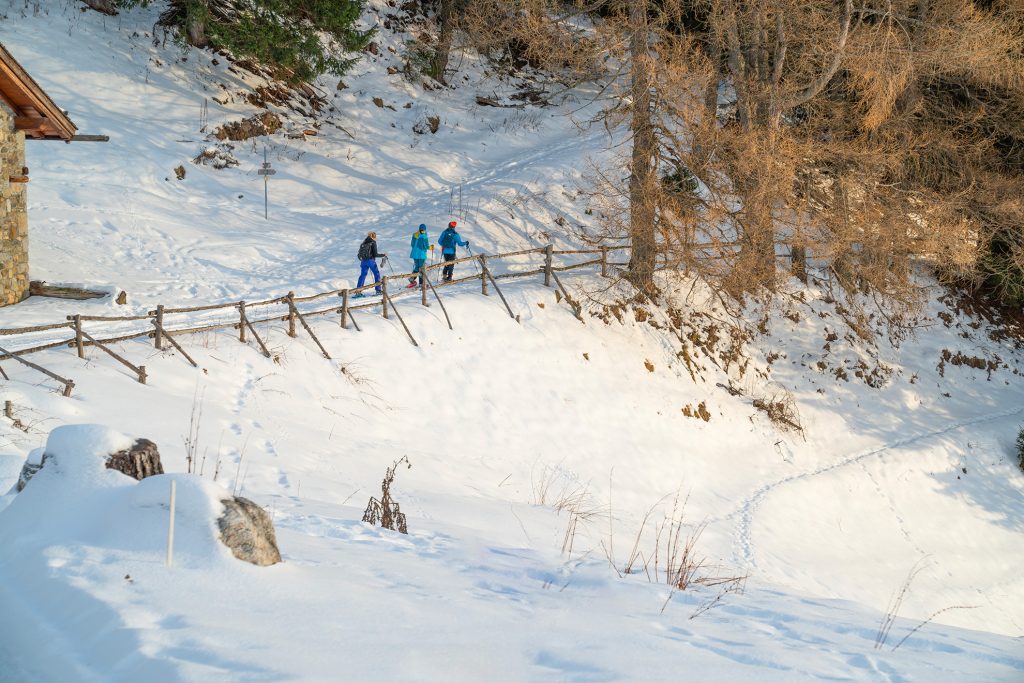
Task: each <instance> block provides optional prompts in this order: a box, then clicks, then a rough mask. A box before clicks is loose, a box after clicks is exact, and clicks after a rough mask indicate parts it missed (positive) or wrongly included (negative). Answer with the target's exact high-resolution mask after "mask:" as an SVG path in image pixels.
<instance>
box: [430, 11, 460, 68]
mask: <svg viewBox="0 0 1024 683" xmlns="http://www.w3.org/2000/svg"><path fill="white" fill-rule="evenodd" d="M456 1H457V0H440V6H439V7H438V9H437V23H438V28H439V31H438V37H437V49H436V50H434V56H433V58H432V59H431V60H430V69H429V74H430V77H431V78H433V79H434V80H436V81H438V82H439V83H447V81H445V77H444V73H445V70H447V68H448V55H449V54H450V53H451V50H452V40H453V38H454V37H455V3H456Z"/></svg>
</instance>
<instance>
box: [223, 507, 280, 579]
mask: <svg viewBox="0 0 1024 683" xmlns="http://www.w3.org/2000/svg"><path fill="white" fill-rule="evenodd" d="M221 503H222V504H223V505H224V514H223V515H221V516H220V517H219V518H218V519H217V526H219V527H220V540H221V541H223V542H224V545H226V546H227V547H229V548H231V553H232V554H233V555H234V556H235V557H237V558H238V559H240V560H245V561H246V562H250V563H252V564H255V565H258V566H260V567H266V566H268V565H271V564H277V563H278V562H280V561H281V552H280V551H279V550H278V549H277V538H276V537H275V535H274V523H273V522H272V521H271V520H270V515H268V514H267V512H266V510H264V509H263V508H261V507H260V506H259V505H257V504H256V503H254V502H252V501H251V500H249V499H248V498H242V497H241V496H233V497H231V498H225V499H224V500H222V501H221Z"/></svg>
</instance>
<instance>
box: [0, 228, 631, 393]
mask: <svg viewBox="0 0 1024 683" xmlns="http://www.w3.org/2000/svg"><path fill="white" fill-rule="evenodd" d="M624 248H626V247H617V246H616V247H601V248H597V249H563V250H556V249H554V248H553V246H552V245H547V246H545V247H535V248H531V249H521V250H518V251H511V252H505V253H499V254H474V255H471V256H465V257H461V258H457V259H453V260H451V261H444V260H440V261H438V262H436V263H431V264H425V265H424V266H423V268H422V269H421V270H420V272H418V273H411V272H410V273H392V274H388V275H382V276H381V281H380V283H372V284H368V285H364V286H362V287H350V288H346V289H333V290H330V291H326V292H318V293H315V294H310V295H306V296H295V295H294V294H293V293H291V292H289V293H288V294H286V295H284V296H279V297H274V298H271V299H265V300H262V301H256V302H248V301H231V302H224V303H216V304H207V305H201V306H183V307H177V308H169V307H167V306H164V305H160V306H157V307H156V308H155V309H153V310H151V311H147V313H146V314H145V315H127V316H103V315H73V316H67V320H66V321H65V322H60V323H52V324H46V325H34V326H27V327H19V328H9V329H0V336H4V337H18V336H22V335H38V333H41V332H53V331H55V330H70V331H72V332H73V334H74V338H72V339H67V338H61V339H56V340H47V339H45V337H44V338H43V339H39V338H38V337H37V338H36V339H35V340H34V341H36V342H37V343H36V345H34V346H30V347H29V348H21V349H14V350H7V349H6V348H4V347H0V361H2V360H7V359H14V360H16V361H18V362H20V363H22V364H24V365H26V366H28V367H30V368H33V369H35V370H37V371H39V372H42V373H44V374H46V375H47V376H49V377H51V378H52V379H54V380H56V381H58V382H60V383H61V384H63V385H64V395H65V396H69V395H70V394H71V390H72V388H73V387H74V382H73V381H71V380H69V379H66V378H64V377H61V376H60V375H57V374H56V373H53V372H51V371H49V370H47V369H46V368H43V367H42V366H40V365H37V364H35V363H31V362H29V361H26V360H24V359H23V358H22V356H25V355H28V354H33V353H39V352H41V351H46V350H50V349H56V348H68V347H71V348H75V349H76V350H77V352H78V355H79V356H80V357H83V358H84V357H85V353H84V351H85V349H86V348H87V347H90V346H92V347H98V348H100V349H101V350H102V351H104V352H105V353H107V354H109V355H110V356H112V357H113V358H115V359H116V360H117V361H119V362H120V363H122V364H123V365H125V366H126V367H128V368H129V369H131V370H132V371H133V372H134V373H135V374H136V376H137V377H138V380H139V381H140V382H142V383H145V382H146V379H147V374H146V369H145V366H142V365H139V366H136V365H134V364H132V363H131V362H129V361H128V360H127V359H125V358H123V357H121V356H119V355H118V354H116V353H115V352H113V351H112V350H111V349H109V348H108V346H109V345H110V344H114V343H118V342H123V341H130V340H135V339H140V338H146V339H153V340H154V342H153V343H154V346H155V347H156V349H157V350H162V349H163V348H165V342H166V343H169V344H170V345H171V346H172V347H173V348H174V349H175V350H177V351H178V352H179V353H181V355H182V356H183V357H184V358H185V359H186V360H187V361H188V362H189V363H190V364H191V365H192V366H194V367H198V364H197V363H196V361H195V360H193V359H192V357H191V356H189V355H188V353H186V352H185V350H184V349H183V348H182V347H181V345H180V344H179V343H178V342H177V341H176V340H175V339H174V337H177V336H182V335H186V334H199V333H203V332H215V331H220V330H228V329H234V330H238V336H239V341H241V342H243V343H245V342H246V341H247V334H248V335H251V336H252V338H254V339H255V340H256V342H257V344H258V346H259V350H260V352H261V353H262V354H263V355H264V356H266V357H268V358H270V357H271V356H272V354H271V352H270V350H269V349H268V348H267V346H266V344H265V343H264V340H263V338H261V336H260V335H259V334H258V333H257V330H256V327H255V326H256V325H260V324H268V323H278V322H287V323H288V330H287V332H288V333H289V334H290V335H291V336H293V337H294V336H295V335H296V329H297V328H296V324H297V323H298V324H301V326H302V327H303V329H305V331H306V332H307V333H308V334H309V336H310V337H311V338H312V340H313V341H314V342H315V343H316V345H317V347H319V350H320V351H321V353H322V354H323V355H324V357H325V358H331V355H330V354H329V353H328V351H327V349H326V348H324V346H323V344H322V343H321V342H320V340H319V338H317V336H316V334H315V333H314V332H313V329H312V328H311V327H310V326H309V324H308V323H307V320H308V319H309V318H313V317H317V316H325V315H339V316H340V320H339V324H340V325H341V327H343V328H347V327H348V324H349V323H350V322H351V323H352V325H353V327H355V329H356V331H361V329H360V327H359V324H358V323H357V322H356V320H355V318H354V317H353V316H352V312H353V311H356V310H364V309H370V308H376V307H378V306H379V307H381V313H382V315H383V316H384V317H385V318H388V317H389V314H390V313H392V312H393V313H394V314H395V317H397V318H398V320H399V322H400V324H401V326H402V328H404V331H405V333H406V334H407V335H408V337H409V340H410V341H411V342H412V343H413V344H414V345H418V344H417V342H416V339H415V338H414V337H413V335H412V332H411V331H410V330H409V327H408V325H407V324H406V322H405V320H404V319H403V318H402V316H401V314H400V313H399V312H398V310H397V307H396V304H398V303H401V302H403V301H410V300H412V296H413V295H415V296H416V297H417V298H419V300H420V304H421V305H423V306H429V305H430V302H429V301H428V296H427V294H428V288H429V291H430V292H432V293H433V295H434V298H435V299H436V301H437V303H438V304H439V305H440V307H441V310H442V312H443V313H444V316H445V320H446V322H447V324H448V327H449V329H454V327H453V325H452V320H451V317H450V316H449V314H448V310H447V309H446V308H445V305H444V303H443V302H442V300H441V295H440V293H439V291H438V290H440V289H443V288H444V287H453V286H457V285H460V284H463V283H466V282H476V281H479V282H480V288H481V293H482V294H484V295H487V294H489V291H488V290H489V288H491V287H493V289H494V291H495V292H497V294H498V296H499V298H500V300H501V303H502V304H503V305H504V308H505V310H506V311H507V312H508V314H509V316H510V317H511V318H512V319H513V320H516V321H518V320H519V318H518V316H516V315H515V313H514V312H513V310H512V307H511V306H510V305H509V302H508V300H507V299H506V298H505V295H504V293H503V292H502V291H501V289H500V287H499V285H498V282H499V281H508V280H515V279H521V278H533V277H537V276H539V275H542V276H543V277H544V284H545V285H546V286H549V287H550V286H552V278H554V280H555V282H556V283H557V285H556V286H557V288H558V289H559V290H560V291H561V292H562V293H563V294H564V295H565V298H566V299H567V300H569V302H570V305H571V306H573V313H574V315H576V316H577V317H579V316H580V311H579V310H578V307H577V306H578V305H577V304H575V303H574V302H572V300H571V299H569V298H568V294H567V293H566V292H565V287H564V286H563V285H562V282H561V281H560V280H559V279H558V276H557V275H556V273H560V272H565V271H570V270H576V269H579V268H587V267H591V266H600V268H601V274H602V275H605V276H606V275H607V274H608V273H607V269H608V266H609V265H611V264H610V263H609V262H608V253H609V252H610V251H617V250H621V249H624ZM590 254H593V255H597V256H598V257H599V258H596V259H591V260H587V261H583V262H580V263H570V264H561V265H556V264H555V263H554V261H553V257H554V256H567V255H573V256H575V255H590ZM531 255H543V256H544V262H543V264H542V265H540V266H533V267H528V268H527V269H526V270H522V271H511V272H505V273H500V274H495V273H493V272H492V269H493V266H494V263H495V262H499V261H504V260H507V259H513V258H518V257H522V256H531ZM469 263H472V264H473V265H474V266H476V268H477V272H475V273H472V274H470V275H464V276H462V277H459V278H456V279H452V280H450V281H440V276H439V274H438V271H440V270H441V269H443V268H445V267H447V266H456V265H459V264H469ZM509 265H513V266H515V265H523V264H509ZM432 274H433V275H434V278H435V280H438V281H437V282H434V281H433V280H431V275H432ZM417 278H418V279H419V286H418V287H415V288H409V289H408V290H400V291H398V292H394V291H389V287H388V285H389V283H391V282H396V281H400V280H411V281H413V282H416V279H417ZM375 287H380V288H381V289H382V290H383V293H384V294H383V296H382V297H381V298H380V299H374V300H372V301H368V302H359V303H356V302H354V301H353V300H352V299H353V297H354V296H355V295H356V294H359V293H361V292H365V291H368V290H370V289H373V288H375ZM334 297H340V299H341V301H340V305H339V304H338V303H334V304H333V305H331V306H329V307H324V308H318V309H314V310H308V307H305V308H306V309H307V310H300V308H299V305H300V304H309V303H312V302H315V301H320V300H323V299H329V298H334ZM334 301H335V302H337V299H334ZM257 307H282V308H283V310H281V311H280V312H274V311H270V312H267V313H265V314H263V315H261V316H258V317H250V315H249V314H250V313H251V312H252V310H253V309H254V308H257ZM231 310H233V311H234V314H233V315H232V318H233V319H230V320H225V319H224V318H223V316H213V317H214V319H213V320H209V321H205V322H204V321H201V320H193V321H189V320H180V321H178V323H177V324H178V325H181V324H182V323H186V326H183V327H176V326H175V325H174V324H173V323H172V322H171V321H172V320H174V319H177V318H179V317H181V316H184V315H186V314H193V313H209V312H218V311H223V312H225V313H226V312H228V311H231ZM218 318H219V319H218ZM143 320H145V321H147V322H148V325H147V326H146V328H145V329H143V330H139V329H136V330H131V329H129V330H124V331H120V333H115V335H114V336H102V335H101V334H99V332H98V331H97V330H95V329H93V330H92V332H90V331H87V330H86V329H84V328H83V325H82V323H85V322H91V323H101V324H102V323H131V322H138V321H143ZM188 322H193V324H192V325H191V326H188V325H187V323H188ZM112 331H113V330H112ZM108 334H109V333H108ZM12 341H13V340H12ZM25 341H30V340H28V339H26V340H25Z"/></svg>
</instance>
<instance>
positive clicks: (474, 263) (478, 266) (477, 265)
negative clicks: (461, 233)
mask: <svg viewBox="0 0 1024 683" xmlns="http://www.w3.org/2000/svg"><path fill="white" fill-rule="evenodd" d="M466 251H468V252H469V256H470V258H472V259H473V265H474V266H476V271H477V272H478V273H482V272H483V271H481V270H480V264H479V263H478V262H477V260H476V255H475V254H473V247H471V246H469V245H468V244H467V245H466Z"/></svg>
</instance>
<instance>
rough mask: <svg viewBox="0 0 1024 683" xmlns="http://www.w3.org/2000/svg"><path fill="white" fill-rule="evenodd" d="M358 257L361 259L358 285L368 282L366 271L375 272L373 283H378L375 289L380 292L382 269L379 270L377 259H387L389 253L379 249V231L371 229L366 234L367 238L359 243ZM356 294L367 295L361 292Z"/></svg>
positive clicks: (358, 295) (359, 295)
mask: <svg viewBox="0 0 1024 683" xmlns="http://www.w3.org/2000/svg"><path fill="white" fill-rule="evenodd" d="M357 258H358V259H359V282H358V283H357V284H356V287H362V286H363V285H364V284H365V283H366V273H367V272H371V273H373V284H375V285H377V288H376V290H375V291H376V292H377V294H380V271H379V270H377V259H378V258H383V259H384V260H385V261H387V259H388V255H387V254H381V253H380V252H378V251H377V233H375V232H372V231H371V232H368V233H367V234H366V239H365V240H363V243H362V244H360V245H359V253H358V254H357ZM355 296H357V297H361V296H365V295H364V294H363V293H362V292H359V293H358V294H356V295H355Z"/></svg>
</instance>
